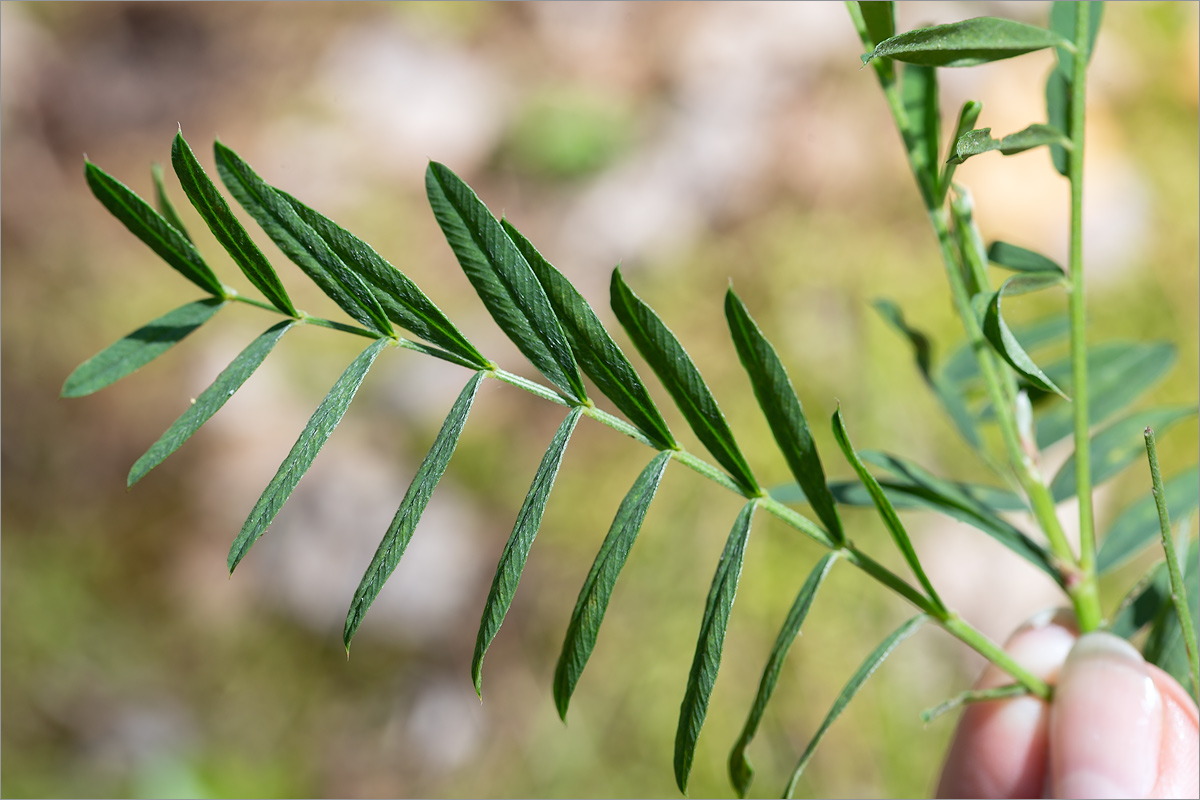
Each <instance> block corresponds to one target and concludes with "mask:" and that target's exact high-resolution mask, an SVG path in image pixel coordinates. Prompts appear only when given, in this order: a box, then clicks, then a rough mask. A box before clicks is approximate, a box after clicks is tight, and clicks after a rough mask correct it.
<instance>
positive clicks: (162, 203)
mask: <svg viewBox="0 0 1200 800" xmlns="http://www.w3.org/2000/svg"><path fill="white" fill-rule="evenodd" d="M150 177H151V178H153V179H154V205H155V206H156V207H157V208H158V213H159V214H162V218H163V219H165V220H166V221H167V224H168V225H170V226H171V227H172V228H174V229H175V230H177V231H179V234H180V235H181V236H183V238H185V239H187V240H188V241H189V242H190V241H192V237H191V236H190V235H188V232H187V229H186V228H184V227H183V220H181V219H180V218H179V213H178V212H177V211H175V205H174V204H173V203H172V202H171V198H170V197H168V196H167V188H166V187H165V186H164V185H163V170H162V166H161V165H160V164H151V165H150ZM213 277H214V278H215V277H216V276H215V275H214V276H213Z"/></svg>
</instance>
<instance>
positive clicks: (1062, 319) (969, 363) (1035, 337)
mask: <svg viewBox="0 0 1200 800" xmlns="http://www.w3.org/2000/svg"><path fill="white" fill-rule="evenodd" d="M1010 330H1011V332H1012V334H1013V336H1015V337H1017V341H1018V342H1019V343H1020V344H1021V347H1022V348H1024V350H1025V351H1026V352H1033V351H1034V350H1037V349H1038V348H1039V347H1044V346H1047V345H1050V344H1054V343H1055V342H1057V341H1059V340H1061V339H1064V338H1066V337H1067V335H1068V334H1069V333H1070V332H1071V326H1070V321H1069V320H1068V319H1067V316H1066V314H1056V315H1054V316H1052V317H1046V318H1045V319H1040V320H1038V321H1036V322H1032V323H1029V324H1026V325H1021V326H1019V327H1012V328H1010ZM1047 371H1048V372H1049V368H1047ZM939 377H940V378H941V380H943V381H946V382H947V383H949V384H950V385H951V386H957V387H960V391H961V389H962V388H965V387H966V386H968V385H969V384H972V383H974V382H977V381H978V380H979V365H978V363H976V361H975V351H974V350H973V349H972V348H971V344H970V342H963V344H962V345H960V346H959V347H957V348H956V349H955V350H954V352H953V353H951V354H950V356H949V357H948V358H947V359H946V361H945V363H944V364H943V366H942V368H941V370H940V372H939ZM1051 377H1055V378H1056V377H1057V376H1055V375H1054V374H1052V373H1051Z"/></svg>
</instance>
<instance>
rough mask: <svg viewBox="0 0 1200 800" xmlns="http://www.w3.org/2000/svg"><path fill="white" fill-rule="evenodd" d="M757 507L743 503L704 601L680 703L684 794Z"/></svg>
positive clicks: (678, 767)
mask: <svg viewBox="0 0 1200 800" xmlns="http://www.w3.org/2000/svg"><path fill="white" fill-rule="evenodd" d="M757 508H758V501H757V500H751V501H750V502H749V503H746V505H744V506H742V510H741V512H740V513H739V514H738V517H737V520H735V521H734V523H733V529H732V530H731V531H730V532H729V538H728V539H727V540H726V541H725V549H724V551H722V553H721V560H720V561H719V562H718V563H717V571H716V574H715V575H713V580H712V586H711V587H710V588H709V590H708V600H707V601H706V602H705V604H704V618H703V619H702V620H701V622H700V636H699V638H698V639H697V640H696V654H695V656H694V657H693V658H692V670H691V672H690V673H689V674H688V682H687V689H686V690H685V691H684V694H683V702H682V703H681V704H680V706H679V727H678V728H677V729H676V731H675V783H676V785H677V786H678V787H679V791H681V792H683V793H684V794H687V784H688V776H689V775H690V774H691V771H692V760H693V758H694V757H695V755H696V741H697V740H698V739H699V738H700V729H701V728H703V727H704V717H705V716H706V715H707V714H708V700H709V697H710V696H711V695H712V688H713V684H714V683H716V681H717V671H718V670H719V669H720V668H721V651H722V649H723V648H724V646H725V629H726V627H727V626H728V624H729V614H730V612H732V611H733V600H734V596H735V595H736V594H737V587H738V578H739V577H740V576H741V574H742V561H743V559H744V558H745V556H746V539H747V538H748V537H749V535H750V523H751V522H752V521H753V519H754V512H755V510H756V509H757Z"/></svg>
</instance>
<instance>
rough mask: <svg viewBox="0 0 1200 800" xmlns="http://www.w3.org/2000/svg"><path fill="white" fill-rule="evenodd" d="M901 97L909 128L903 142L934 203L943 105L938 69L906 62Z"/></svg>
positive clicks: (937, 189)
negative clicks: (940, 99) (941, 102)
mask: <svg viewBox="0 0 1200 800" xmlns="http://www.w3.org/2000/svg"><path fill="white" fill-rule="evenodd" d="M900 99H901V101H902V102H903V104H904V112H905V116H906V117H907V118H908V128H907V130H905V131H903V134H904V146H905V147H906V148H907V150H908V152H909V158H910V160H911V161H912V165H913V169H914V170H915V171H916V172H917V174H918V175H921V176H922V180H921V181H920V183H921V191H922V193H926V192H928V193H929V195H928V197H927V198H926V199H927V201H928V202H929V203H930V204H932V200H933V197H934V196H935V195H937V196H940V193H939V188H938V180H939V170H940V168H941V165H940V164H939V156H938V154H939V153H940V152H941V135H942V133H941V122H942V114H941V108H940V106H939V105H938V82H937V70H936V69H934V68H933V67H926V66H921V65H920V64H907V65H905V67H904V70H903V72H901V73H900Z"/></svg>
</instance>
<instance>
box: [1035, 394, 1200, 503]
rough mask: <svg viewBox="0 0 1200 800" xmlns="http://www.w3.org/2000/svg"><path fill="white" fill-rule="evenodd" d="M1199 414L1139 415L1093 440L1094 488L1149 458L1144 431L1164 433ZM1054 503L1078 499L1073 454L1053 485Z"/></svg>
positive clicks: (1188, 410) (1164, 411) (1159, 411)
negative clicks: (1130, 466)
mask: <svg viewBox="0 0 1200 800" xmlns="http://www.w3.org/2000/svg"><path fill="white" fill-rule="evenodd" d="M1195 413H1196V407H1195V406H1168V407H1162V408H1149V409H1146V410H1145V411H1138V412H1135V413H1133V414H1130V415H1128V416H1126V417H1123V418H1122V419H1119V420H1117V421H1116V422H1114V423H1113V424H1111V425H1109V426H1108V427H1107V428H1105V429H1104V430H1102V431H1100V432H1099V433H1097V434H1095V435H1093V436H1092V440H1091V441H1092V446H1091V458H1090V459H1089V461H1090V462H1091V466H1092V469H1091V475H1092V485H1093V486H1099V485H1100V484H1102V483H1104V482H1105V481H1106V480H1108V479H1109V478H1112V477H1114V476H1115V475H1116V474H1117V473H1119V472H1120V471H1121V470H1123V469H1125V467H1126V466H1128V465H1129V464H1130V463H1131V462H1133V461H1134V460H1136V459H1139V458H1145V454H1146V446H1145V443H1144V440H1143V439H1142V431H1144V430H1145V429H1146V428H1147V427H1150V428H1154V430H1155V432H1156V433H1160V434H1161V433H1162V432H1163V431H1164V430H1166V429H1167V428H1169V427H1170V426H1171V425H1173V424H1175V423H1176V422H1178V421H1179V420H1181V419H1183V418H1184V417H1190V416H1192V415H1194V414H1195ZM1050 494H1051V495H1053V497H1054V502H1056V503H1061V502H1062V501H1064V500H1067V499H1069V498H1071V497H1074V496H1075V454H1074V453H1072V454H1071V456H1070V458H1068V459H1067V461H1066V463H1065V464H1063V465H1062V467H1061V468H1060V469H1059V471H1058V474H1057V475H1055V476H1054V480H1053V481H1051V483H1050Z"/></svg>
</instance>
